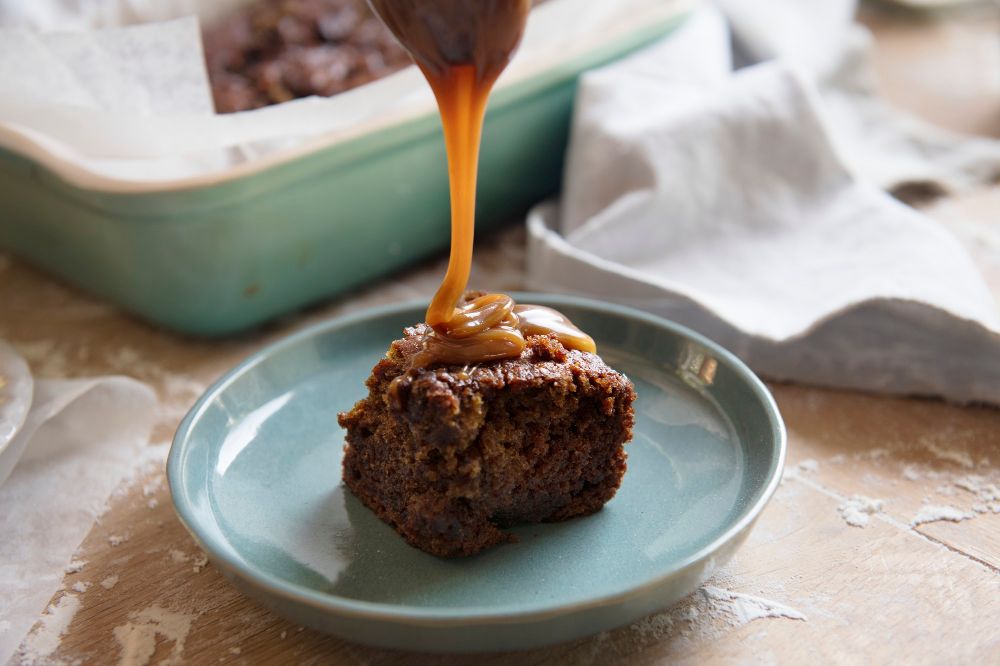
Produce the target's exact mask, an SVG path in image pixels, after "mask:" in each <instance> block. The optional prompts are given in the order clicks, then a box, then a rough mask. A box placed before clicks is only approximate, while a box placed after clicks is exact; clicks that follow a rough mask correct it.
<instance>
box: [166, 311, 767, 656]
mask: <svg viewBox="0 0 1000 666" xmlns="http://www.w3.org/2000/svg"><path fill="white" fill-rule="evenodd" d="M518 298H519V300H520V301H521V302H535V303H540V304H544V305H551V306H553V307H557V308H559V309H560V310H562V311H563V312H565V313H566V314H567V315H568V316H569V317H571V318H572V319H573V321H574V322H575V323H577V324H578V325H579V326H580V327H581V328H583V329H584V330H585V331H587V332H589V333H590V334H591V335H593V337H594V338H595V339H596V340H597V343H598V346H599V349H600V351H601V354H602V356H603V357H604V358H605V360H606V361H608V362H609V363H610V364H611V365H613V366H614V367H616V368H618V369H620V370H622V371H624V372H625V373H626V374H627V375H628V376H629V377H630V378H631V379H632V381H633V382H634V383H635V385H636V390H637V392H638V400H637V403H636V413H637V420H636V427H635V437H634V439H633V441H632V443H631V444H629V445H628V447H627V450H628V452H629V468H628V472H627V473H626V475H625V479H624V482H623V484H622V487H621V490H620V491H619V492H618V494H617V495H616V496H615V498H614V499H613V500H611V502H609V503H608V504H607V505H606V506H605V507H604V509H603V510H602V511H600V512H598V513H597V514H594V515H592V516H589V517H586V518H579V519H576V520H572V521H568V522H564V523H557V524H547V525H531V526H524V527H520V528H517V529H516V530H515V531H516V532H517V534H518V535H519V536H520V543H516V544H511V545H504V546H500V547H497V548H494V549H492V550H490V551H487V552H486V553H483V554H481V555H479V556H476V557H473V558H470V559H465V560H441V559H437V558H435V557H432V556H430V555H426V554H424V553H422V552H420V551H418V550H415V549H413V548H411V547H409V546H408V545H406V544H405V543H404V542H403V540H402V539H401V538H399V537H398V536H397V535H396V534H395V532H393V531H392V530H391V529H390V528H389V527H387V526H386V525H384V524H383V523H381V522H380V521H379V520H378V519H376V518H375V516H374V515H373V514H372V513H371V512H369V511H368V510H367V509H366V508H365V507H364V506H362V505H361V504H360V503H359V502H358V501H357V500H356V499H355V498H354V497H353V496H352V495H351V494H350V493H348V492H345V490H344V488H343V486H342V485H341V483H340V459H341V448H342V444H343V439H344V433H343V431H342V430H341V429H340V427H339V426H338V425H337V412H339V411H342V410H346V409H348V408H350V407H351V405H353V404H354V402H355V401H356V400H358V399H359V398H360V397H362V395H363V392H364V386H363V382H364V380H365V378H366V377H367V375H368V373H369V371H370V369H371V367H372V366H373V365H374V364H375V363H376V362H377V361H378V359H379V358H380V357H381V356H382V355H383V353H384V352H385V349H386V347H387V346H388V343H389V341H390V340H392V339H393V338H396V337H398V336H399V334H400V332H401V330H402V328H403V327H404V326H407V325H410V324H412V323H413V322H415V321H418V320H419V319H421V318H422V316H423V307H422V306H421V305H419V304H413V303H411V304H406V305H400V306H394V307H390V308H384V309H378V310H370V311H367V312H364V313H361V314H358V315H354V316H350V317H345V318H341V319H337V320H333V321H329V322H326V323H323V324H320V325H318V326H314V327H312V328H310V329H307V330H305V331H302V332H300V333H298V334H296V335H293V336H292V337H289V338H287V339H285V340H283V341H281V342H279V343H277V344H275V345H273V346H271V347H268V348H267V349H264V350H263V351H261V352H259V353H258V354H256V355H254V356H252V357H250V358H249V359H247V360H246V361H245V362H243V363H242V364H240V365H239V366H238V367H236V368H235V369H233V370H232V371H231V372H230V373H229V374H227V375H226V376H225V377H223V378H222V379H221V380H220V381H219V382H218V383H216V384H215V385H214V386H212V387H211V388H210V389H209V390H208V391H207V392H206V393H205V395H204V396H202V398H201V399H200V400H199V401H198V403H197V404H196V405H195V406H194V408H193V409H192V410H191V412H190V413H189V414H188V415H187V417H186V418H185V419H184V421H183V423H182V424H181V426H180V429H179V430H178V432H177V436H176V438H175V440H174V444H173V448H172V449H171V451H170V459H169V462H168V476H169V480H170V488H171V491H172V493H173V500H174V504H175V506H176V508H177V512H178V514H179V515H180V518H181V520H182V521H183V522H184V524H185V525H186V526H187V528H188V529H189V530H190V531H191V533H192V534H193V535H194V537H195V539H196V540H197V541H198V542H199V543H200V544H201V546H202V547H203V548H204V549H205V551H206V552H207V553H208V554H209V556H210V557H211V559H212V561H213V562H214V563H215V564H216V565H217V566H218V567H219V568H220V569H221V570H222V571H223V572H224V573H225V574H226V575H227V576H228V577H229V578H230V579H231V580H232V581H233V582H234V583H235V584H236V586H237V587H239V588H240V589H241V590H243V591H244V592H246V593H247V594H248V595H250V596H252V597H254V598H256V599H258V600H259V601H261V602H262V603H264V604H265V605H267V606H269V607H270V608H272V609H274V610H275V611H277V612H278V613H281V614H283V615H286V616H288V617H289V618H291V619H293V620H294V621H296V622H299V623H301V624H304V625H308V626H311V627H315V628H317V629H320V630H322V631H326V632H329V633H331V634H335V635H337V636H342V637H344V638H347V639H350V640H353V641H358V642H362V643H369V644H373V645H379V646H384V647H392V648H401V649H408V650H422V651H478V650H484V651H485V650H490V651H492V650H513V649H523V648H529V647H534V646H539V645H544V644H547V643H556V642H561V641H566V640H570V639H573V638H577V637H580V636H584V635H587V634H591V633H594V632H597V631H601V630H604V629H608V628H611V627H615V626H618V625H622V624H625V623H628V622H630V621H632V620H635V619H637V618H640V617H642V616H643V615H646V614H648V613H651V612H653V611H656V610H658V609H660V608H663V607H665V606H667V605H669V604H671V603H673V602H674V601H676V600H678V599H680V598H681V597H683V596H684V595H686V594H688V593H690V592H691V591H692V590H694V589H695V588H696V587H697V586H698V585H699V584H700V583H701V582H702V581H703V580H704V579H705V578H707V577H708V576H709V575H711V574H712V573H713V572H714V571H715V570H716V569H717V568H718V567H719V566H721V565H722V564H723V563H724V562H725V561H726V560H727V559H728V558H729V557H730V556H731V555H732V554H733V552H734V550H735V549H736V548H737V547H738V546H739V544H740V543H742V541H743V540H744V539H745V538H746V536H747V534H748V532H749V530H750V528H751V526H752V525H753V523H754V521H755V519H756V518H757V516H758V515H759V514H760V511H761V510H762V509H763V508H764V505H765V503H766V502H767V500H768V499H769V498H770V496H771V494H772V493H773V492H774V489H775V488H776V487H777V484H778V481H779V478H780V473H781V469H782V464H783V462H784V456H785V433H784V426H783V425H782V422H781V417H780V415H779V414H778V410H777V408H776V407H775V404H774V400H773V399H772V398H771V396H770V394H769V393H768V391H767V389H766V388H765V387H764V385H763V384H762V383H761V382H760V381H759V380H758V379H757V378H756V377H755V376H754V375H753V373H752V372H750V370H748V369H747V368H746V367H745V366H744V365H743V364H742V363H741V362H740V361H739V360H737V359H736V358H735V357H734V356H733V355H732V354H730V353H729V352H727V351H725V350H723V349H721V348H720V347H718V346H717V345H715V344H714V343H712V342H710V341H708V340H706V339H705V338H703V337H701V336H699V335H697V334H695V333H692V332H691V331H688V330H686V329H684V328H682V327H680V326H678V325H676V324H673V323H671V322H668V321H666V320H663V319H660V318H657V317H653V316H650V315H647V314H643V313H641V312H638V311H636V310H631V309H627V308H622V307H617V306H613V305H608V304H603V303H598V302H596V301H589V300H583V299H577V298H569V297H554V296H541V295H522V296H519V297H518Z"/></svg>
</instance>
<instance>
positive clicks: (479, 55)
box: [369, 0, 596, 365]
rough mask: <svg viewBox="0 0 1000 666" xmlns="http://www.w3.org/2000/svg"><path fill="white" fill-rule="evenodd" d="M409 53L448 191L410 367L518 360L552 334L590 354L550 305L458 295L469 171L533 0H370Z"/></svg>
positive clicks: (472, 185)
mask: <svg viewBox="0 0 1000 666" xmlns="http://www.w3.org/2000/svg"><path fill="white" fill-rule="evenodd" d="M369 2H370V4H371V6H372V8H373V9H374V11H375V13H376V14H377V15H378V16H379V18H381V19H382V21H383V22H384V23H385V24H386V26H388V28H389V29H390V30H391V31H392V33H393V34H394V35H395V36H396V38H397V39H398V40H399V41H400V43H401V44H402V45H403V47H404V48H405V49H406V50H407V51H409V53H410V55H411V56H413V59H414V60H415V61H416V63H417V66H418V67H419V68H420V70H421V71H422V72H423V74H424V76H425V77H426V79H427V82H428V83H429V84H430V86H431V89H432V90H433V91H434V97H435V99H436V100H437V105H438V110H439V112H440V114H441V122H442V125H443V127H444V138H445V148H446V151H447V154H448V179H449V184H450V188H451V254H450V256H449V259H448V271H447V273H446V274H445V277H444V280H443V281H442V283H441V286H440V287H439V288H438V291H437V293H436V294H435V295H434V299H433V300H432V301H431V304H430V307H429V308H428V309H427V324H428V325H429V326H430V327H431V328H432V329H433V333H430V334H428V335H427V337H426V339H425V341H424V349H423V352H422V353H420V354H419V355H418V356H417V357H416V358H415V359H414V363H415V364H417V365H431V364H434V363H445V364H453V363H478V362H483V361H493V360H499V359H502V358H511V357H516V356H519V355H520V354H521V351H522V350H523V349H524V346H525V337H527V336H531V335H546V334H555V335H556V337H557V338H558V339H559V341H560V342H561V343H562V344H563V345H564V346H565V347H567V348H570V349H579V350H582V351H589V352H594V351H596V345H595V344H594V341H593V340H592V339H591V338H590V336H588V335H587V334H586V333H583V332H582V331H581V330H580V329H578V328H577V327H576V326H574V325H573V323H572V322H570V321H569V319H567V318H566V317H565V316H563V315H562V314H561V313H559V312H557V311H556V310H552V309H551V308H546V307H542V306H538V305H517V304H515V303H514V300H513V299H512V298H511V297H510V296H507V295H505V294H486V295H482V296H476V297H472V298H465V297H464V294H465V291H466V289H467V287H468V283H469V273H470V271H471V267H472V247H473V237H474V232H475V214H476V174H477V170H478V164H479V144H480V138H481V135H482V128H483V117H484V116H485V112H486V102H487V99H488V98H489V94H490V90H491V89H492V88H493V84H494V83H495V82H496V80H497V77H499V76H500V73H501V72H503V70H504V68H506V67H507V64H508V63H509V62H510V59H511V58H512V57H513V55H514V51H515V50H516V49H517V46H518V44H519V43H520V41H521V36H522V35H523V34H524V26H525V23H526V21H527V18H528V13H529V12H530V10H531V0H369Z"/></svg>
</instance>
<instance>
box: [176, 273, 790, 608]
mask: <svg viewBox="0 0 1000 666" xmlns="http://www.w3.org/2000/svg"><path fill="white" fill-rule="evenodd" d="M510 293H511V295H512V296H514V297H515V298H517V299H518V300H525V301H527V300H534V301H536V302H539V303H540V304H542V305H550V306H554V307H559V306H560V305H568V306H571V307H580V308H584V309H589V310H592V311H595V312H598V313H607V314H612V315H615V316H619V317H625V318H630V319H637V320H639V321H642V322H644V323H647V324H651V325H654V326H658V327H661V328H665V329H667V330H669V331H670V332H671V333H674V334H676V335H679V336H681V337H683V338H686V339H689V340H691V341H693V342H695V343H697V344H700V345H702V346H703V347H705V348H707V349H709V350H711V351H712V353H713V354H715V355H716V356H717V358H719V360H722V361H724V362H725V363H727V364H728V365H729V366H730V367H731V368H732V370H733V371H734V372H735V373H736V374H737V375H739V377H740V379H742V380H743V381H744V382H745V383H746V385H747V386H748V387H749V388H750V390H751V391H752V392H753V394H754V395H755V396H756V397H757V399H758V400H760V402H761V405H762V407H763V408H764V412H765V414H766V416H767V418H768V421H769V424H770V428H771V444H772V446H773V447H774V448H775V449H776V453H777V455H775V456H774V458H773V463H772V465H771V466H770V468H769V469H768V471H767V477H768V478H767V481H766V483H765V484H764V486H763V491H762V492H761V495H760V497H758V499H757V501H756V502H754V503H753V505H752V506H750V507H749V508H748V509H747V510H746V511H745V513H744V514H743V515H742V516H741V517H740V518H739V519H738V520H736V521H734V522H732V523H731V524H730V525H729V526H728V527H727V528H726V529H725V531H724V532H723V533H722V534H721V535H719V536H718V537H717V538H715V539H713V540H712V541H711V542H709V543H708V544H706V545H705V546H703V547H701V548H699V549H698V550H696V551H695V552H693V553H691V554H689V555H688V556H687V557H684V558H681V559H679V560H677V561H676V562H674V563H673V564H672V565H671V566H670V567H668V568H666V569H664V570H663V571H661V572H660V573H659V574H658V575H656V576H655V577H653V578H651V579H649V580H647V581H645V582H643V583H640V584H637V585H633V586H631V587H628V588H627V589H624V590H619V591H617V592H613V593H611V594H605V595H602V596H598V597H592V598H588V599H584V600H580V601H576V602H571V603H556V604H553V605H551V606H546V607H542V608H535V609H529V610H518V609H516V608H511V609H507V610H501V611H496V610H491V609H490V608H489V607H488V606H463V607H449V608H445V609H428V608H425V607H422V606H408V605H405V604H393V603H384V602H373V601H363V600H358V599H350V598H347V597H342V596H337V595H334V594H330V593H327V592H320V591H318V590H315V589H312V588H308V587H304V586H301V585H296V584H294V583H290V582H287V581H284V580H282V579H280V578H277V577H275V576H273V575H271V574H269V573H267V572H266V571H263V570H260V569H258V568H256V567H254V566H253V565H252V564H250V563H249V562H247V561H245V560H240V559H238V558H236V557H232V556H230V555H229V554H228V553H227V552H226V550H227V548H219V547H216V544H215V543H214V541H215V540H216V539H215V536H214V535H213V534H212V533H211V532H209V531H205V530H202V531H199V530H198V529H197V527H196V526H197V525H198V523H199V522H200V520H199V519H198V517H197V513H198V512H197V511H196V510H195V509H194V507H193V506H192V505H190V504H189V503H188V502H187V501H186V500H187V493H186V492H185V490H184V489H185V488H186V485H185V483H184V480H183V469H184V468H183V466H182V465H183V460H184V458H185V454H186V453H187V451H188V450H189V448H190V447H189V443H190V435H191V432H192V429H193V427H194V425H195V424H196V423H197V421H198V419H199V417H200V416H201V415H202V413H203V412H204V411H205V409H206V408H207V406H208V404H209V403H210V402H211V401H212V400H213V399H214V398H215V397H216V396H217V395H218V394H219V393H221V392H222V391H223V390H224V389H225V388H226V387H228V386H229V385H230V384H232V383H233V382H234V381H236V380H237V379H238V378H239V377H241V376H242V375H243V374H244V373H246V372H247V371H249V370H250V369H252V368H253V367H254V366H256V365H257V364H258V363H260V362H262V361H263V360H264V359H266V358H267V357H269V356H271V355H272V354H275V353H280V352H281V351H283V350H285V349H288V348H291V347H294V346H296V345H298V344H300V343H301V342H303V341H304V340H307V339H309V338H313V337H316V336H319V335H323V334H326V333H329V332H332V331H335V330H337V329H341V328H346V327H348V326H352V325H354V324H356V323H358V322H360V321H365V320H369V319H376V318H380V317H384V316H388V315H391V314H396V313H402V312H405V311H407V310H413V309H419V308H425V307H426V306H427V301H426V300H423V299H414V300H407V301H402V302H396V303H391V304H387V305H380V306H375V307H371V308H364V309H362V310H359V311H358V312H354V313H349V314H345V315H341V316H337V317H333V318H330V319H327V320H325V321H320V322H317V323H315V324H311V325H309V326H306V327H305V328H303V329H302V330H300V331H296V332H295V333H292V334H290V335H287V336H285V337H283V338H281V339H279V340H277V341H275V342H272V343H270V344H267V345H265V346H264V347H263V348H261V349H260V350H258V351H256V352H254V353H252V354H250V355H249V356H247V357H246V358H245V359H243V360H242V361H240V362H239V363H237V364H236V365H235V366H234V367H232V368H231V369H230V370H228V371H227V372H226V373H225V374H223V375H222V376H221V377H220V378H219V379H217V380H216V381H215V382H213V383H212V384H211V385H210V386H209V387H208V388H207V389H206V390H205V392H204V393H203V394H202V395H201V396H200V397H199V398H198V400H197V401H196V402H195V404H194V405H193V406H192V407H191V409H190V410H189V411H188V412H187V414H186V415H185V416H184V418H183V420H182V421H181V423H180V425H179V426H178V428H177V431H176V433H175V435H174V438H173V441H172V443H171V447H170V452H169V455H168V456H167V465H166V472H167V484H168V486H169V488H170V495H171V503H172V504H173V507H174V511H175V513H176V514H177V517H178V519H179V520H180V522H181V524H182V525H183V526H184V528H185V529H186V530H187V531H188V532H189V533H190V534H191V536H192V538H193V539H194V540H195V541H196V542H197V543H198V545H199V546H200V547H201V548H203V549H204V550H205V551H206V553H208V555H209V556H210V558H211V560H212V562H213V564H215V565H216V566H218V567H220V569H222V570H223V572H224V573H227V574H229V575H232V576H236V577H237V578H239V579H240V580H241V581H244V582H245V583H247V584H249V585H252V586H254V587H256V588H258V589H260V590H263V591H265V592H266V593H268V594H270V595H273V596H275V597H279V598H282V599H285V600H288V601H293V602H296V603H300V604H305V605H307V606H310V607H312V608H313V609H316V610H319V611H322V612H324V613H335V614H338V615H342V616H345V617H348V618H351V619H360V620H375V621H381V622H401V623H407V624H417V625H423V626H436V627H441V626H457V625H466V626H467V625H487V624H495V623H510V622H534V621H539V620H544V619H549V618H553V617H559V616H562V615H567V614H572V613H577V612H582V611H586V610H590V609H594V608H600V607H606V606H613V605H616V604H621V603H624V602H627V601H629V600H630V599H633V598H639V597H641V596H642V595H644V594H648V593H649V592H651V591H653V590H655V589H657V588H658V587H660V586H663V585H665V584H667V583H668V582H669V581H670V579H671V578H673V577H674V576H675V575H677V574H678V573H680V572H682V571H684V570H685V569H688V568H689V567H691V566H692V565H695V564H697V563H699V562H706V561H709V560H711V558H713V556H714V555H716V554H717V553H719V552H720V551H722V550H723V549H724V548H725V547H726V546H727V545H728V544H729V543H730V542H731V541H733V540H735V539H737V538H738V537H739V536H740V535H741V534H743V533H744V532H745V531H746V530H747V529H749V528H750V527H751V526H752V525H753V523H754V522H755V521H756V520H757V518H758V517H759V515H760V513H761V512H762V511H763V510H764V507H765V506H766V505H767V503H768V502H769V501H770V500H771V497H772V496H773V495H774V493H775V491H776V490H777V488H778V486H779V484H780V483H781V477H782V471H783V470H784V466H785V457H786V453H787V431H786V428H785V424H784V420H783V419H782V417H781V413H780V411H779V410H778V406H777V403H776V402H775V400H774V396H773V395H771V392H770V391H769V390H768V389H767V387H766V386H765V385H764V382H763V381H762V380H761V379H760V378H759V377H757V375H756V374H755V373H754V372H753V371H752V370H751V369H750V368H749V367H748V366H747V365H746V364H745V363H744V362H743V361H741V360H740V359H739V358H738V357H737V356H736V355H735V354H733V353H732V352H730V351H729V350H727V349H725V348H724V347H722V346H721V345H719V344H718V343H716V342H714V341H712V340H711V339H709V338H708V337H706V336H704V335H702V334H700V333H697V332H696V331H693V330H691V329H689V328H687V327H686V326H683V325H681V324H678V323H676V322H674V321H671V320H669V319H666V318H664V317H659V316H657V315H653V314H650V313H648V312H644V311H642V310H638V309H636V308H632V307H629V306H624V305H619V304H615V303H608V302H605V301H600V300H596V299H591V298H585V297H580V296H571V295H562V294H542V293H531V292H510Z"/></svg>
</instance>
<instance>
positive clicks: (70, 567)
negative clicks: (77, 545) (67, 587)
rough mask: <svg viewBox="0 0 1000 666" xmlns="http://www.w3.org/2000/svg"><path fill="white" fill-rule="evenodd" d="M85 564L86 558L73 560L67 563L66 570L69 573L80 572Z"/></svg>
mask: <svg viewBox="0 0 1000 666" xmlns="http://www.w3.org/2000/svg"><path fill="white" fill-rule="evenodd" d="M85 566H87V563H86V562H85V561H84V560H73V561H72V562H70V563H69V564H67V565H66V568H65V569H64V571H65V572H66V573H68V574H75V573H80V572H81V571H83V568H84V567H85Z"/></svg>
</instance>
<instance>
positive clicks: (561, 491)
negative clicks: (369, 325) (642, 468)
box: [339, 324, 635, 557]
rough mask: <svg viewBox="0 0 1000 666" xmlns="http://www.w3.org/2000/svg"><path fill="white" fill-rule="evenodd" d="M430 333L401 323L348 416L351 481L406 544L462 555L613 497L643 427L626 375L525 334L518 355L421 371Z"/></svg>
mask: <svg viewBox="0 0 1000 666" xmlns="http://www.w3.org/2000/svg"><path fill="white" fill-rule="evenodd" d="M427 332H428V327H427V326H426V325H425V324H420V325H417V326H415V327H412V328H408V329H406V331H405V336H404V337H403V338H402V339H400V340H396V341H394V342H393V343H392V345H391V346H390V348H389V351H388V353H387V354H386V357H385V358H384V359H382V360H381V361H379V363H378V364H377V365H376V366H375V367H374V369H373V370H372V374H371V376H370V377H369V378H368V380H367V381H366V385H367V387H368V389H369V393H368V395H367V397H365V398H364V399H362V400H361V401H359V402H358V403H357V404H356V405H355V406H354V408H353V409H352V410H351V411H349V412H345V413H343V414H340V416H339V422H340V425H341V426H343V427H344V428H346V430H347V443H346V445H345V453H344V462H343V467H344V469H343V479H344V482H345V484H346V485H347V486H348V488H350V490H351V491H352V492H353V493H354V495H355V496H357V497H358V499H360V500H361V502H362V503H364V504H365V506H367V507H368V508H369V509H371V510H372V511H374V512H375V514H376V515H377V516H378V517H379V518H380V519H382V520H383V521H385V522H386V523H388V524H389V525H391V526H392V527H393V528H394V529H395V530H396V531H397V532H398V533H399V534H400V535H401V536H402V537H403V538H404V539H406V541H407V542H408V543H409V544H410V545H412V546H414V547H416V548H419V549H421V550H423V551H426V552H428V553H431V554H433V555H438V556H441V557H461V556H466V555H472V554H474V553H477V552H479V551H481V550H483V549H485V548H488V547H490V546H493V545H496V544H500V543H505V542H510V541H514V540H515V537H514V536H513V535H512V534H509V533H507V532H504V531H503V530H504V528H507V527H511V526H513V525H516V524H523V523H538V522H555V521H561V520H566V519H569V518H574V517H577V516H584V515H588V514H591V513H594V512H595V511H597V510H599V509H600V508H601V507H602V506H603V505H604V504H605V503H606V502H607V501H608V500H610V499H611V498H612V497H613V496H614V494H615V492H616V491H617V490H618V487H619V485H620V484H621V481H622V476H623V475H624V473H625V458H626V454H625V451H624V448H623V445H624V444H625V443H626V442H627V441H628V440H629V439H630V438H631V436H632V425H633V419H634V414H633V409H632V402H633V400H634V399H635V391H634V389H633V387H632V383H631V382H630V381H629V380H628V379H627V378H626V377H625V376H624V375H622V374H621V373H619V372H617V371H615V370H613V369H612V368H610V367H609V366H608V365H607V364H605V363H604V361H603V360H602V359H601V358H600V357H599V356H597V355H596V354H591V353H587V352H582V351H577V350H567V349H566V348H565V347H563V345H562V344H560V342H559V341H558V340H557V339H555V337H554V336H533V337H529V338H528V340H527V345H526V346H525V349H524V351H523V352H522V354H521V356H520V357H518V358H512V359H505V360H501V361H495V362H491V363H484V364H480V365H476V366H471V367H461V366H443V367H430V368H413V367H411V364H410V359H411V357H412V356H413V355H414V354H416V353H417V352H418V351H420V347H421V344H422V340H423V336H424V335H425V334H426V333H427Z"/></svg>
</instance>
